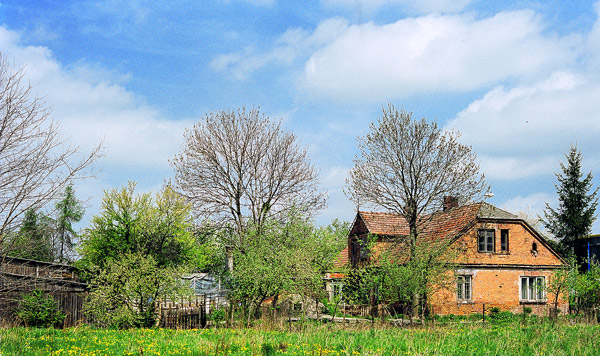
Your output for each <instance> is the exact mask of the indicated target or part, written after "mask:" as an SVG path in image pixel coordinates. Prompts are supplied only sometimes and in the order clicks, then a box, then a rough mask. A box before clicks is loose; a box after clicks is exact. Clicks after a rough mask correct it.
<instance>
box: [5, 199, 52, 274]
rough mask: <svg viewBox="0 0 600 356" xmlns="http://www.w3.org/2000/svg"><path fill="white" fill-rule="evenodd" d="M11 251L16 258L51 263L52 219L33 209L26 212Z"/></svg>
mask: <svg viewBox="0 0 600 356" xmlns="http://www.w3.org/2000/svg"><path fill="white" fill-rule="evenodd" d="M12 250H13V252H12V253H11V255H13V256H16V257H21V258H29V259H32V260H38V261H46V262H52V261H53V260H54V256H53V251H52V219H51V218H49V217H48V216H46V215H44V214H43V213H38V212H37V211H36V210H35V209H29V210H27V211H26V212H25V216H24V217H23V223H22V225H21V228H20V229H19V233H18V235H17V236H16V238H15V241H13V243H12Z"/></svg>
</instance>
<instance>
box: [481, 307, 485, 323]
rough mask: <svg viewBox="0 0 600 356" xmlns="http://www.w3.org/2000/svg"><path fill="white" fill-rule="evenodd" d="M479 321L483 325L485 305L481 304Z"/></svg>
mask: <svg viewBox="0 0 600 356" xmlns="http://www.w3.org/2000/svg"><path fill="white" fill-rule="evenodd" d="M481 320H482V322H483V323H485V303H483V304H482V307H481Z"/></svg>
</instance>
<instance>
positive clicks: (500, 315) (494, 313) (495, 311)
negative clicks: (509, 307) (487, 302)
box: [490, 307, 514, 321]
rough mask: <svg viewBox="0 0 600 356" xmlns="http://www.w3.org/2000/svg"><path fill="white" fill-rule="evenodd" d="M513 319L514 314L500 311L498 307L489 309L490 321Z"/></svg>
mask: <svg viewBox="0 0 600 356" xmlns="http://www.w3.org/2000/svg"><path fill="white" fill-rule="evenodd" d="M513 317H514V314H513V313H511V312H509V311H506V310H504V311H502V310H500V308H498V307H492V308H490V319H491V320H498V321H501V320H511V319H512V318H513Z"/></svg>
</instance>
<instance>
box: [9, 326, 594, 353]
mask: <svg viewBox="0 0 600 356" xmlns="http://www.w3.org/2000/svg"><path fill="white" fill-rule="evenodd" d="M0 338H1V339H0V355H1V356H9V355H57V356H58V355H96V356H99V355H461V356H462V355H553V356H555V355H577V356H582V355H600V326H597V325H584V324H574V325H570V324H567V323H561V324H556V325H552V324H550V323H539V324H529V325H521V324H519V323H510V324H497V325H494V324H491V325H490V324H486V325H480V324H478V325H474V324H452V325H443V326H440V325H436V326H429V327H424V328H404V329H401V328H393V329H392V328H377V327H376V328H373V329H370V328H368V327H365V328H363V329H348V328H342V327H340V326H337V325H308V326H307V327H306V328H305V330H304V331H295V332H289V331H264V330H257V329H205V330H167V329H134V330H103V329H93V328H88V327H79V328H71V329H65V330H54V329H29V328H10V329H0Z"/></svg>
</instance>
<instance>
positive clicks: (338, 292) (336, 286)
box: [329, 282, 344, 300]
mask: <svg viewBox="0 0 600 356" xmlns="http://www.w3.org/2000/svg"><path fill="white" fill-rule="evenodd" d="M330 286H331V289H330V291H329V300H333V298H334V297H335V296H339V297H340V299H341V298H342V296H343V290H344V283H343V282H331V284H330Z"/></svg>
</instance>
